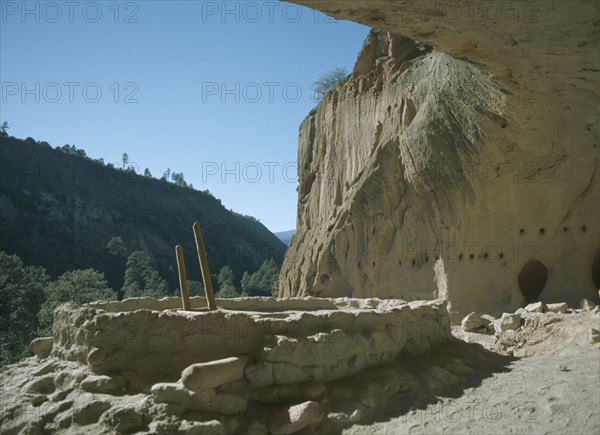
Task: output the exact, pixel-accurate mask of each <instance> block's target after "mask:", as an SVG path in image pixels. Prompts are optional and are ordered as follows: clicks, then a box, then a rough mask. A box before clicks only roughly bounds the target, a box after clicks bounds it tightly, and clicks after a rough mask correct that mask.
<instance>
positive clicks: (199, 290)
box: [177, 280, 205, 296]
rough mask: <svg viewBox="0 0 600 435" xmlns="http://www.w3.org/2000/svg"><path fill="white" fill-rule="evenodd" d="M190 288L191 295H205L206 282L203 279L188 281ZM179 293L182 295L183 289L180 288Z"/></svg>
mask: <svg viewBox="0 0 600 435" xmlns="http://www.w3.org/2000/svg"><path fill="white" fill-rule="evenodd" d="M188 288H189V290H190V296H204V295H205V293H204V284H203V283H202V281H194V280H191V281H188ZM178 292H179V293H177V295H178V296H179V295H181V291H180V290H178Z"/></svg>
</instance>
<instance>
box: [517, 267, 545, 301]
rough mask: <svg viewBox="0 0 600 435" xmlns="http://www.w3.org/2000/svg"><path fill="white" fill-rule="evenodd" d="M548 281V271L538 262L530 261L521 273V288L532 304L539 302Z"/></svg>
mask: <svg viewBox="0 0 600 435" xmlns="http://www.w3.org/2000/svg"><path fill="white" fill-rule="evenodd" d="M547 281H548V269H546V266H544V265H543V264H542V263H540V262H539V261H537V260H533V261H529V262H528V263H526V264H525V265H524V266H523V269H521V272H520V273H519V288H520V289H521V293H522V294H523V296H525V301H526V302H527V303H528V304H530V303H532V302H536V301H538V300H539V297H540V294H541V293H542V290H544V287H545V286H546V282H547Z"/></svg>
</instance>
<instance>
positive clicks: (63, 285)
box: [38, 269, 117, 336]
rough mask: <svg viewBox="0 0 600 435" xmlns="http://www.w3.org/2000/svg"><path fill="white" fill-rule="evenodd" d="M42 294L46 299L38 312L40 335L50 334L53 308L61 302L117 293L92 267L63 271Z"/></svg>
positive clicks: (112, 296) (103, 297) (85, 300)
mask: <svg viewBox="0 0 600 435" xmlns="http://www.w3.org/2000/svg"><path fill="white" fill-rule="evenodd" d="M44 294H45V296H46V301H45V302H44V303H43V305H42V307H41V309H40V311H39V313H38V319H39V322H40V324H39V335H40V336H47V335H52V323H53V321H54V317H53V316H54V309H55V308H56V307H57V306H58V305H60V304H62V303H65V302H75V303H78V304H85V303H88V302H95V301H108V300H114V299H116V298H117V293H116V292H115V291H114V290H112V289H111V288H109V287H108V282H106V278H105V277H104V274H103V273H100V272H96V271H95V270H93V269H87V270H73V271H71V272H66V273H63V274H62V275H61V276H60V277H59V278H58V280H56V281H53V282H51V283H49V284H48V285H47V286H46V288H45V289H44Z"/></svg>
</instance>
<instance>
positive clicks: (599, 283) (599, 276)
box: [592, 248, 600, 289]
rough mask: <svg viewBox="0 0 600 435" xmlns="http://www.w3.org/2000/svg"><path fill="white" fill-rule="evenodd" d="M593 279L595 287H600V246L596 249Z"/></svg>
mask: <svg viewBox="0 0 600 435" xmlns="http://www.w3.org/2000/svg"><path fill="white" fill-rule="evenodd" d="M592 280H593V281H594V286H595V288H597V289H600V248H599V249H598V250H597V251H596V255H594V261H593V263H592Z"/></svg>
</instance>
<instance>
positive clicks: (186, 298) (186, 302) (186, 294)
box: [175, 245, 192, 311]
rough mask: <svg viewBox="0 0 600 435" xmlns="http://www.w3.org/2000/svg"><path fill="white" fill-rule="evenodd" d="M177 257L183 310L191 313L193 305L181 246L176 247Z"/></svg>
mask: <svg viewBox="0 0 600 435" xmlns="http://www.w3.org/2000/svg"><path fill="white" fill-rule="evenodd" d="M175 255H176V256H177V269H179V288H180V289H181V300H182V302H183V309H184V310H185V311H190V310H191V309H192V304H191V303H190V290H189V288H188V282H187V276H186V273H185V261H184V259H183V248H182V247H181V245H177V246H176V247H175Z"/></svg>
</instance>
